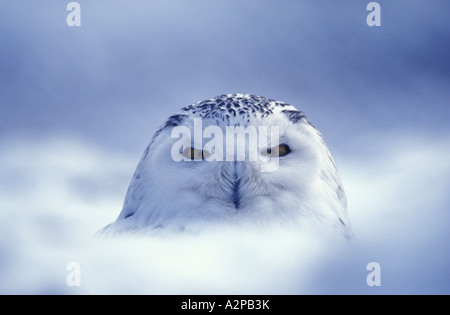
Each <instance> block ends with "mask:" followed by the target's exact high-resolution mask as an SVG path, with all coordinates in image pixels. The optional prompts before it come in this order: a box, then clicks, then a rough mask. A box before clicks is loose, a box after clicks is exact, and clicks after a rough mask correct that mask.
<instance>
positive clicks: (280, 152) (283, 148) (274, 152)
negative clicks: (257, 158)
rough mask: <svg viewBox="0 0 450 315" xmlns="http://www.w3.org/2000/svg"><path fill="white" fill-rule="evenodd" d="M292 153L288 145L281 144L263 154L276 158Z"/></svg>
mask: <svg viewBox="0 0 450 315" xmlns="http://www.w3.org/2000/svg"><path fill="white" fill-rule="evenodd" d="M289 153H291V148H290V147H289V146H288V145H287V144H280V145H279V146H278V147H273V148H268V149H266V150H263V151H262V152H261V154H262V155H265V156H269V157H275V156H286V155H288V154H289Z"/></svg>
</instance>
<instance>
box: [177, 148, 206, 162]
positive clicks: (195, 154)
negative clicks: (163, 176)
mask: <svg viewBox="0 0 450 315" xmlns="http://www.w3.org/2000/svg"><path fill="white" fill-rule="evenodd" d="M183 156H185V157H187V158H188V159H190V160H191V161H194V160H195V161H200V160H202V159H204V158H207V157H208V156H210V154H209V152H207V151H202V150H197V149H194V148H186V149H184V152H183Z"/></svg>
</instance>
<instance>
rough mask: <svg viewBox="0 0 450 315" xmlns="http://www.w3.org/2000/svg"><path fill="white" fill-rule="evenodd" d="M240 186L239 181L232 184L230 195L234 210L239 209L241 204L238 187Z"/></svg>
mask: <svg viewBox="0 0 450 315" xmlns="http://www.w3.org/2000/svg"><path fill="white" fill-rule="evenodd" d="M240 185H241V179H240V178H239V179H237V180H235V181H234V182H233V193H232V199H233V203H234V207H235V208H236V210H238V209H239V206H240V203H241V193H240V189H239V187H240Z"/></svg>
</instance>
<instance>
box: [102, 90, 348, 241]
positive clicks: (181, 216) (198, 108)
mask: <svg viewBox="0 0 450 315" xmlns="http://www.w3.org/2000/svg"><path fill="white" fill-rule="evenodd" d="M346 208H347V205H346V196H345V193H344V190H343V188H342V185H341V181H340V178H339V175H338V172H337V170H336V166H335V163H334V161H333V158H332V156H331V154H330V152H329V151H328V149H327V147H326V144H325V142H324V141H323V139H322V136H321V134H320V133H319V132H318V131H317V130H316V129H315V128H314V126H313V125H312V124H311V123H310V122H309V121H308V120H307V119H306V117H305V115H304V113H303V112H301V111H299V110H297V109H296V108H295V107H294V106H292V105H289V104H286V103H283V102H280V101H275V100H272V99H268V98H264V97H259V96H254V95H247V94H227V95H222V96H218V97H215V98H212V99H208V100H205V101H202V102H199V103H196V104H193V105H190V106H187V107H184V108H182V109H181V110H180V111H179V112H177V113H176V114H174V115H172V116H171V117H169V119H168V120H167V121H166V122H165V123H164V124H163V125H162V126H161V128H160V129H159V130H158V131H157V132H156V133H155V135H154V136H153V138H152V140H151V142H150V144H149V145H148V147H147V148H146V150H145V152H144V154H143V157H142V159H141V161H140V162H139V165H138V166H137V169H136V172H135V173H134V176H133V179H132V181H131V183H130V186H129V188H128V192H127V195H126V198H125V202H124V205H123V209H122V211H121V213H120V215H119V217H118V218H117V220H116V221H115V222H114V223H113V224H111V225H109V226H108V227H106V228H105V229H104V230H105V231H107V232H111V233H120V232H125V231H147V232H148V231H157V230H161V229H164V230H176V231H183V230H186V229H188V230H198V229H201V228H202V227H205V228H207V227H211V226H214V225H217V224H231V225H234V226H240V225H243V226H260V227H261V226H274V225H277V226H286V227H287V226H289V227H293V228H299V229H301V228H302V227H305V226H309V227H310V226H311V225H313V226H326V227H332V228H333V229H337V230H340V231H342V232H343V234H344V235H346V236H350V235H351V226H350V222H349V220H348V216H347V209H346Z"/></svg>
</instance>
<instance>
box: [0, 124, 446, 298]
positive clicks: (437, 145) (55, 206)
mask: <svg viewBox="0 0 450 315" xmlns="http://www.w3.org/2000/svg"><path fill="white" fill-rule="evenodd" d="M412 138H413V137H411V133H405V136H391V135H386V136H385V137H383V138H380V137H379V136H378V138H376V139H370V138H366V139H364V141H372V142H373V143H374V145H376V146H375V148H378V149H379V150H378V149H377V150H375V149H374V152H373V153H376V154H363V156H360V157H352V156H346V155H341V154H337V155H336V156H335V157H336V160H337V162H338V167H339V169H340V171H341V173H342V178H343V183H344V186H345V189H346V192H347V195H348V198H349V215H350V220H351V222H352V225H353V228H354V232H355V235H356V237H357V239H356V240H355V241H353V242H351V243H350V244H349V243H347V242H344V241H340V240H330V238H329V237H328V236H317V235H314V234H312V233H305V232H298V231H290V230H289V231H288V230H281V229H277V228H274V229H273V230H269V231H267V230H260V229H242V228H230V227H217V228H216V229H210V230H206V231H204V232H200V233H197V234H190V233H188V234H186V233H180V234H162V235H154V236H122V237H112V238H108V237H106V238H105V237H99V236H96V235H95V233H96V232H97V231H98V230H99V229H100V228H102V227H103V226H105V225H106V224H108V223H111V222H112V221H113V220H114V219H115V218H116V216H117V215H118V213H119V212H120V210H121V206H122V202H123V198H124V196H125V193H126V189H127V186H128V183H129V181H130V179H131V176H132V174H133V172H134V169H135V167H136V165H137V162H138V160H139V158H140V156H134V155H131V154H129V155H127V154H124V153H123V152H114V151H112V150H108V149H105V148H99V147H97V146H95V145H94V144H92V143H88V142H86V141H81V140H75V139H70V138H64V139H58V138H53V139H50V138H46V139H39V140H35V141H31V140H23V139H20V140H19V139H17V140H8V141H6V142H5V141H4V142H3V143H2V147H1V149H0V211H1V217H2V219H1V221H0V293H1V294H16V293H20V294H55V293H56V294H133V293H136V294H137V293H139V294H305V293H306V294H314V293H338V294H341V293H344V294H345V293H358V294H380V293H388V294H390V293H403V294H410V293H414V294H423V293H425V294H427V293H441V294H442V293H446V294H448V293H450V273H449V272H448V268H447V266H448V263H449V262H450V261H449V256H450V254H449V252H450V251H449V245H448V239H449V229H448V222H450V220H449V219H450V210H449V209H450V207H449V205H450V199H449V197H448V187H449V179H450V176H449V175H450V162H449V160H448V156H449V151H450V150H449V148H448V145H447V143H449V142H448V139H443V140H436V139H432V140H430V138H429V137H428V138H427V137H414V138H413V139H414V140H411V139H412ZM382 139H389V141H388V142H387V143H388V144H385V141H381V140H382ZM71 262H76V263H78V264H79V266H80V268H81V269H80V279H81V286H68V285H67V282H66V279H67V277H68V275H69V273H70V271H68V270H67V269H66V267H67V265H68V264H69V263H71ZM370 262H378V263H380V266H381V286H380V287H369V286H368V285H367V283H366V277H367V275H368V274H369V271H367V270H366V266H367V264H368V263H370Z"/></svg>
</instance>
